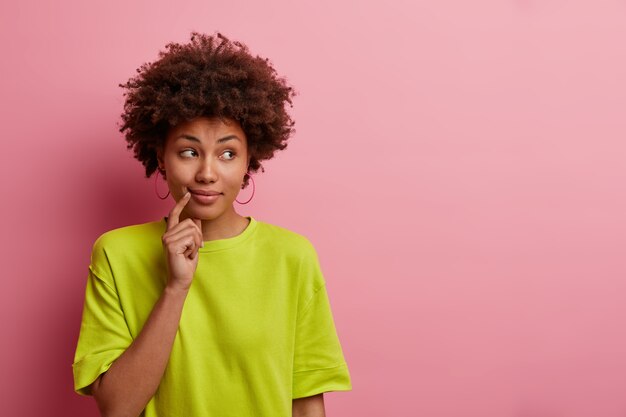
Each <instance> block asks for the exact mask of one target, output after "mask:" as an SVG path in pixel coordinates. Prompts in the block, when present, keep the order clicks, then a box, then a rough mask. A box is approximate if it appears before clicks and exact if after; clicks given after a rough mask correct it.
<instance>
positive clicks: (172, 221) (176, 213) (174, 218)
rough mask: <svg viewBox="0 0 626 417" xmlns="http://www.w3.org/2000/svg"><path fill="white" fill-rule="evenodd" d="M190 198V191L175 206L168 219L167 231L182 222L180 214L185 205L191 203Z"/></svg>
mask: <svg viewBox="0 0 626 417" xmlns="http://www.w3.org/2000/svg"><path fill="white" fill-rule="evenodd" d="M190 196H191V194H190V193H189V191H187V194H185V195H184V196H183V197H182V198H181V199H180V200H178V201H177V202H176V205H175V206H174V208H173V209H172V211H170V215H169V216H168V217H167V230H169V229H171V228H172V227H174V226H176V225H177V224H178V222H179V221H180V213H181V212H182V211H183V208H184V207H185V205H187V203H188V202H189V197H190Z"/></svg>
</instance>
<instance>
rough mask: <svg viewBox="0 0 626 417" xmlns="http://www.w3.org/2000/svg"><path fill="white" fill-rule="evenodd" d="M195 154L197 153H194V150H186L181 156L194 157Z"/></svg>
mask: <svg viewBox="0 0 626 417" xmlns="http://www.w3.org/2000/svg"><path fill="white" fill-rule="evenodd" d="M195 153H196V151H194V150H193V149H185V150H184V151H182V152H181V153H180V154H181V156H193V154H195Z"/></svg>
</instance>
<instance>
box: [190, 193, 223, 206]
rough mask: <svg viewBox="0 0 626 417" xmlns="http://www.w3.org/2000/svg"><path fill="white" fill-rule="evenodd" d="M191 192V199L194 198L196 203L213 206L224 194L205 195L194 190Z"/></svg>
mask: <svg viewBox="0 0 626 417" xmlns="http://www.w3.org/2000/svg"><path fill="white" fill-rule="evenodd" d="M189 192H190V193H191V198H193V199H194V200H195V201H197V202H198V203H201V204H212V203H214V202H215V201H216V200H217V199H218V198H220V196H221V195H222V194H212V195H205V194H204V192H202V193H203V194H200V192H195V191H192V190H189Z"/></svg>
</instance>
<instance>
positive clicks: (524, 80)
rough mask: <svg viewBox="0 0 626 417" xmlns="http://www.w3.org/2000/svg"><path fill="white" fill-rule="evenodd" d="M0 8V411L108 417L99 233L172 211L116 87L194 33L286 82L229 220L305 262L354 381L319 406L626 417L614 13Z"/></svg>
mask: <svg viewBox="0 0 626 417" xmlns="http://www.w3.org/2000/svg"><path fill="white" fill-rule="evenodd" d="M0 8H1V9H0V36H1V41H2V52H1V54H2V56H1V58H0V67H1V77H0V91H1V93H0V95H1V97H2V99H1V100H2V101H1V108H0V115H1V116H0V117H2V125H1V126H2V144H3V145H2V146H3V149H2V164H0V169H1V170H2V171H1V173H0V174H1V175H0V178H1V179H2V191H3V195H4V197H3V203H2V213H1V219H2V221H3V225H2V229H1V230H2V236H3V237H2V248H1V249H2V250H1V251H0V253H1V256H2V265H3V270H4V271H3V278H2V280H1V284H0V285H1V288H0V317H2V343H1V345H0V349H1V350H2V352H1V355H0V360H1V363H0V365H1V367H0V369H1V372H0V392H1V393H2V394H1V395H2V397H3V398H2V411H1V414H2V415H6V416H18V415H19V416H27V417H30V416H86V417H89V416H96V415H97V411H96V407H95V402H94V401H93V400H92V399H90V398H83V397H79V396H78V395H77V394H75V393H74V392H73V387H72V372H71V363H72V359H73V355H74V349H75V343H76V339H77V337H78V330H79V325H80V318H81V311H82V303H83V296H84V287H85V280H86V276H87V265H88V262H89V253H90V250H91V245H92V243H93V241H94V240H95V238H96V237H97V236H98V235H99V234H101V233H102V232H104V231H106V230H109V229H111V228H114V227H120V226H124V225H128V224H133V223H139V222H145V221H151V220H154V219H157V218H159V217H160V216H163V215H165V214H166V213H167V212H168V211H169V209H170V208H171V205H172V201H171V200H168V201H167V202H165V203H163V202H161V201H160V200H159V199H158V198H157V197H156V196H155V195H154V193H153V188H152V185H153V184H152V182H150V181H149V180H147V179H144V178H143V168H142V166H141V165H140V164H139V162H137V161H135V160H134V159H133V158H132V155H131V152H129V151H127V150H126V148H125V142H124V141H123V139H122V136H121V134H120V133H119V132H118V130H117V123H118V121H119V114H120V112H121V109H122V103H123V99H122V94H121V93H122V91H121V89H120V88H119V87H118V86H117V84H118V83H120V82H124V81H125V80H127V79H128V78H129V77H130V76H132V75H134V74H135V69H136V68H137V67H138V66H139V65H141V64H142V63H143V62H146V61H152V60H154V59H155V58H156V56H157V52H158V51H159V50H160V49H162V48H163V47H164V45H165V44H166V43H167V42H169V41H179V42H184V41H187V40H188V38H189V33H190V32H191V30H199V31H204V32H209V33H212V32H214V31H215V30H220V31H222V32H223V33H224V34H225V35H227V36H229V37H231V38H233V39H237V40H241V41H243V42H244V43H246V44H247V45H248V46H249V47H250V48H251V50H252V51H253V52H254V53H258V54H261V55H263V56H267V57H270V58H271V60H272V61H273V62H274V64H275V66H276V68H277V69H278V71H279V73H281V74H283V75H285V76H287V78H288V79H289V81H290V82H291V83H292V84H293V85H295V86H296V88H297V89H298V91H299V93H300V95H299V96H298V97H297V98H296V101H295V107H294V110H293V115H294V117H295V119H296V121H297V124H296V128H297V133H296V135H295V137H294V138H293V139H292V141H291V144H290V145H289V147H288V149H287V150H285V151H284V152H281V153H279V154H278V155H277V157H276V158H275V159H274V160H272V161H270V162H267V163H266V164H265V167H266V172H265V174H261V175H259V176H257V177H256V185H257V192H256V195H255V197H254V200H253V202H252V203H250V204H249V205H248V206H243V208H239V211H240V213H241V214H243V215H253V216H254V217H255V218H257V219H259V220H263V221H266V222H270V223H274V224H278V225H281V226H284V227H287V228H290V229H292V230H294V231H297V232H299V233H302V234H304V235H305V236H307V237H309V239H310V240H311V241H312V242H313V243H314V245H315V246H316V248H317V250H318V253H319V256H320V261H321V263H322V267H323V270H324V272H325V276H326V279H327V283H328V288H329V294H330V298H331V304H332V307H333V312H334V316H335V322H336V326H337V329H338V332H339V336H340V339H341V342H342V345H343V348H344V353H345V356H346V359H347V361H348V364H349V368H350V371H351V376H352V381H353V391H352V392H342V393H330V394H326V395H325V398H326V408H327V413H328V415H329V416H372V417H374V416H377V417H378V416H429V417H430V416H438V417H439V416H441V417H448V416H455V417H456V416H462V417H471V416H477V417H478V416H480V417H485V416H487V417H491V416H493V417H504V416H507V417H508V416H511V417H578V416H581V417H583V416H585V417H587V416H601V417H612V416H624V415H626V396H624V392H625V389H626V333H625V331H624V329H625V327H626V303H625V302H624V294H625V292H626V280H625V278H626V256H624V255H625V253H624V252H625V249H626V220H625V213H626V191H625V189H624V184H625V182H626V181H625V180H626V163H625V156H626V144H625V137H626V135H625V133H626V117H625V114H624V111H625V109H626V47H625V46H624V45H625V40H626V2H625V1H623V0H620V1H617V0H614V1H608V0H606V1H604V0H594V1H591V0H590V1H565V0H543V1H538V0H537V1H535V0H516V1H502V0H500V1H496V0H492V1H485V0H482V1H461V0H456V1H454V0H444V1H417V2H416V1H387V2H363V1H343V2H333V1H315V2H313V1H309V2H292V1H286V0H285V1H264V2H253V1H249V2H240V1H228V2H219V3H218V2H206V1H205V2H200V1H187V2H184V4H183V5H176V4H175V2H171V1H163V0H152V1H145V0H144V1H134V2H126V1H121V0H115V1H107V2H104V1H99V2H90V1H88V2H85V1H78V0H71V1H64V2H44V1H40V2H32V1H19V2H18V1H13V2H3V3H2V6H0ZM248 195H249V194H247V192H246V191H243V192H242V197H241V198H247V196H248ZM238 207H239V206H238Z"/></svg>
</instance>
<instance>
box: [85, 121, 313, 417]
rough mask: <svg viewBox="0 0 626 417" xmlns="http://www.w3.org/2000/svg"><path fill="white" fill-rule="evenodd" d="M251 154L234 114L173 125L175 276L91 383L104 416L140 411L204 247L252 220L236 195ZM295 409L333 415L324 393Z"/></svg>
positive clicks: (170, 237) (165, 164)
mask: <svg viewBox="0 0 626 417" xmlns="http://www.w3.org/2000/svg"><path fill="white" fill-rule="evenodd" d="M225 122H226V123H225ZM226 138H230V139H228V140H225V139H226ZM248 162H249V158H248V154H247V143H246V137H245V134H244V132H243V131H242V130H241V127H240V126H239V125H238V124H237V123H236V122H234V121H228V120H225V121H220V120H219V119H209V118H198V119H194V120H192V121H190V122H186V123H184V124H181V125H179V126H177V127H176V128H174V129H172V130H171V131H170V132H169V134H168V137H167V140H166V145H165V148H164V149H162V150H160V152H159V165H160V167H161V168H163V169H164V170H165V171H166V173H167V181H168V186H169V188H170V192H171V194H172V197H173V198H174V200H175V201H176V204H175V206H174V208H173V209H172V210H171V212H170V213H169V215H168V218H167V228H166V231H165V233H164V234H163V236H162V243H163V249H164V251H165V252H166V255H167V256H166V259H167V268H168V283H167V285H166V287H165V289H164V291H163V293H162V295H161V297H160V298H159V300H158V301H157V303H156V304H155V306H154V307H153V310H152V312H151V314H150V316H149V317H148V319H147V321H146V323H145V324H144V327H143V329H142V331H141V332H140V334H139V335H138V336H137V338H136V339H135V340H134V341H133V343H132V344H131V345H130V346H129V347H128V348H127V349H126V351H125V352H124V353H123V354H122V355H121V356H120V357H119V358H118V359H117V360H116V361H115V362H114V363H113V365H112V366H111V367H110V368H109V370H108V371H107V372H105V373H104V374H102V375H100V377H99V378H98V379H97V380H96V381H95V382H94V383H93V384H92V386H91V388H92V393H93V395H94V397H95V399H96V402H97V404H98V408H99V409H100V412H101V414H102V415H103V416H132V415H139V414H140V413H141V411H142V410H143V409H144V408H145V406H146V404H147V403H148V401H150V398H152V397H153V396H154V393H155V392H156V390H157V388H158V386H159V383H160V381H161V378H162V377H163V373H164V371H165V367H166V365H167V362H168V359H169V356H170V353H171V350H172V345H173V342H174V339H175V336H176V332H177V330H178V325H179V322H180V317H181V313H182V309H183V306H184V302H185V299H186V297H187V294H188V292H189V289H190V287H191V283H192V281H193V276H194V272H195V270H196V268H197V265H198V259H199V257H198V248H199V247H200V246H202V244H203V241H210V240H214V239H223V238H228V237H232V236H236V235H238V234H240V233H241V232H242V231H243V229H245V227H246V226H247V220H246V219H245V218H244V217H242V216H240V215H239V214H237V213H236V212H235V210H234V208H233V201H234V199H235V197H236V195H237V193H238V191H239V189H240V186H241V184H242V181H243V176H244V174H245V173H246V169H247V163H248ZM196 189H202V190H209V189H210V190H214V191H219V192H220V193H221V194H220V195H219V197H216V198H215V201H209V202H203V200H202V198H195V199H194V197H193V196H192V195H191V193H188V192H187V191H188V190H192V191H193V190H196ZM244 223H245V224H244ZM292 415H293V416H295V417H325V411H324V397H323V394H318V395H314V396H311V397H305V398H298V399H294V400H293V402H292Z"/></svg>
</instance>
